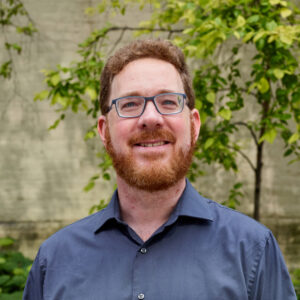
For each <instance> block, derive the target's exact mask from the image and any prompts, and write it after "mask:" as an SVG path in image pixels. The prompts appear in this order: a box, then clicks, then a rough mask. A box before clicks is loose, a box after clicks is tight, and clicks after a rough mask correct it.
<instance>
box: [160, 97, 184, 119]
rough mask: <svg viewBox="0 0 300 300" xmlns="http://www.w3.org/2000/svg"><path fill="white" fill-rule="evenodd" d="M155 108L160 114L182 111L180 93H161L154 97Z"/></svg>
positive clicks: (182, 101)
mask: <svg viewBox="0 0 300 300" xmlns="http://www.w3.org/2000/svg"><path fill="white" fill-rule="evenodd" d="M155 102H156V105H157V108H158V109H159V111H160V113H162V114H174V113H178V112H181V111H182V108H183V103H184V98H183V96H182V95H180V94H162V95H158V96H157V97H156V98H155Z"/></svg>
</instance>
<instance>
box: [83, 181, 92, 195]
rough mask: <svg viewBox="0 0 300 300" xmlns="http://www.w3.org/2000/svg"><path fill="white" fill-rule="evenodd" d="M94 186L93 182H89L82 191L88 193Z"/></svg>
mask: <svg viewBox="0 0 300 300" xmlns="http://www.w3.org/2000/svg"><path fill="white" fill-rule="evenodd" d="M94 186H95V182H94V181H90V182H89V183H88V184H87V185H86V186H85V187H84V188H83V190H84V191H85V192H88V191H90V190H91V189H92V188H93V187H94Z"/></svg>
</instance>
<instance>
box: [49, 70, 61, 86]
mask: <svg viewBox="0 0 300 300" xmlns="http://www.w3.org/2000/svg"><path fill="white" fill-rule="evenodd" d="M59 81H60V76H59V74H58V73H56V74H54V75H52V76H51V78H50V82H51V83H52V85H53V86H57V85H58V83H59Z"/></svg>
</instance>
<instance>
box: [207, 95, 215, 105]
mask: <svg viewBox="0 0 300 300" xmlns="http://www.w3.org/2000/svg"><path fill="white" fill-rule="evenodd" d="M206 100H207V101H208V102H210V103H215V100H216V94H215V93H214V92H209V93H208V94H207V95H206Z"/></svg>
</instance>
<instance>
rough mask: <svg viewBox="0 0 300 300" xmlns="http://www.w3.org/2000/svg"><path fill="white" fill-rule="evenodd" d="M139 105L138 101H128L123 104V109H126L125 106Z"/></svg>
mask: <svg viewBox="0 0 300 300" xmlns="http://www.w3.org/2000/svg"><path fill="white" fill-rule="evenodd" d="M135 106H137V103H136V102H133V101H132V102H127V103H124V104H122V107H121V109H124V108H132V107H135Z"/></svg>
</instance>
